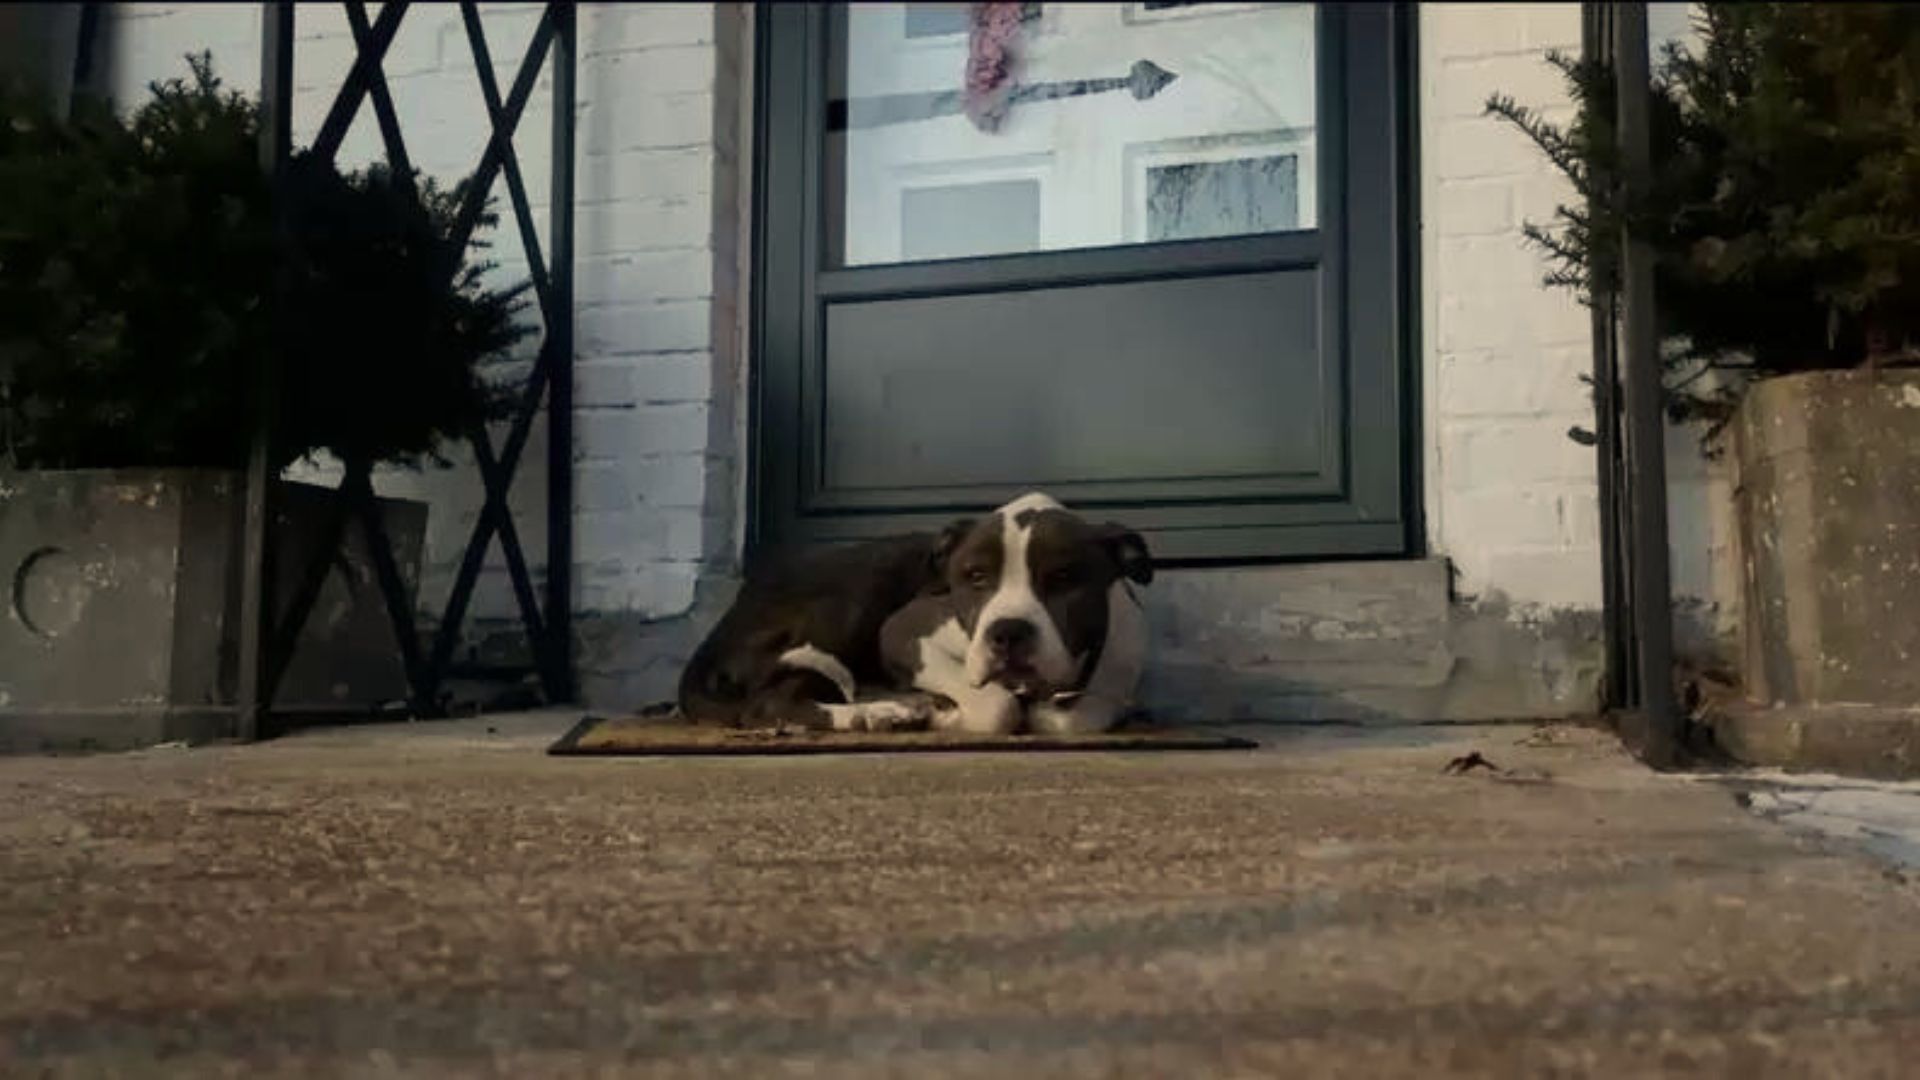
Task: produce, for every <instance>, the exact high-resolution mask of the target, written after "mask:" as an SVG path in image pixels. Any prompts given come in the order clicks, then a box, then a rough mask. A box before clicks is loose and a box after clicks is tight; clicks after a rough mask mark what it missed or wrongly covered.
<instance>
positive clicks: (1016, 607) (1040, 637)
mask: <svg viewBox="0 0 1920 1080" xmlns="http://www.w3.org/2000/svg"><path fill="white" fill-rule="evenodd" d="M1152 580H1153V564H1152V559H1151V557H1150V556H1149V555H1148V552H1147V546H1146V543H1145V541H1143V540H1142V539H1141V538H1140V536H1139V534H1138V533H1135V532H1133V531H1131V530H1128V529H1126V528H1124V527H1122V526H1120V525H1116V524H1112V523H1108V524H1105V525H1094V524H1091V523H1089V522H1087V521H1085V520H1084V519H1082V518H1080V517H1079V516H1078V515H1076V514H1074V513H1072V512H1071V511H1069V510H1067V509H1066V508H1065V507H1063V506H1061V505H1060V504H1059V503H1058V502H1056V501H1055V500H1053V499H1052V498H1049V497H1048V496H1046V495H1041V494H1031V495H1026V496H1022V497H1021V498H1019V499H1015V500H1014V501H1013V502H1010V503H1008V504H1006V505H1005V506H1002V507H1001V508H1000V509H998V510H996V511H994V512H993V513H992V514H989V515H987V516H985V517H982V518H980V519H978V520H973V519H967V520H962V521H956V522H954V523H953V524H951V525H949V526H947V528H946V529H945V530H943V531H942V532H940V533H939V534H937V535H936V534H931V533H918V534H913V535H910V536H903V537H897V538H894V539H889V540H879V541H871V542H868V543H863V544H853V545H847V546H843V547H837V548H828V549H824V550H819V551H815V552H811V553H808V554H806V555H803V556H801V557H800V558H798V559H796V560H793V561H790V562H787V563H785V564H783V565H778V566H770V567H766V568H763V569H762V570H761V571H759V572H757V573H755V574H754V575H753V576H751V577H750V578H749V579H748V580H747V581H746V583H745V584H743V585H742V587H741V590H740V594H739V595H738V596H737V597H735V599H734V602H733V605H732V606H731V607H730V608H729V609H728V610H727V613H726V614H725V616H723V617H722V618H721V620H720V622H719V624H718V625H717V626H715V627H714V629H713V632H712V633H710V634H709V635H708V636H707V638H706V640H705V641H704V642H702V643H701V645H700V648H699V649H697V650H695V652H694V655H693V658H692V659H691V660H690V661H689V662H688V664H687V668H686V670H685V671H684V672H683V673H682V677H681V681H680V709H681V712H682V713H683V714H684V715H685V716H686V717H687V718H689V719H691V720H693V721H695V722H702V723H722V724H730V725H754V726H757V725H763V724H771V723H792V724H799V725H802V726H806V727H812V728H823V729H831V730H839V731H882V730H899V729H908V728H915V727H922V726H927V725H929V724H930V725H931V726H933V727H935V728H940V729H948V730H958V731H967V732H973V733H979V734H1006V733H1012V732H1017V731H1023V730H1028V731H1035V732H1044V733H1057V734H1066V733H1087V732H1098V731H1105V730H1107V729H1108V728H1110V727H1112V726H1113V725H1114V723H1115V722H1116V721H1117V720H1119V718H1120V716H1121V714H1122V713H1123V712H1124V711H1125V710H1126V708H1127V706H1128V705H1130V704H1131V702H1132V699H1133V693H1134V688H1135V686H1136V684H1137V683H1138V682H1139V679H1140V674H1141V669H1142V666H1143V664H1144V661H1145V654H1146V644H1147V634H1146V619H1145V616H1144V613H1143V612H1142V610H1141V605H1140V601H1139V598H1138V597H1137V596H1136V595H1135V593H1134V586H1135V585H1136V584H1137V585H1145V584H1147V583H1149V582H1151V581H1152Z"/></svg>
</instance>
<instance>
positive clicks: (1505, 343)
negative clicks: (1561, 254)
mask: <svg viewBox="0 0 1920 1080" xmlns="http://www.w3.org/2000/svg"><path fill="white" fill-rule="evenodd" d="M1455 273H1456V274H1459V275H1463V276H1473V274H1474V268H1472V267H1467V266H1463V267H1460V268H1459V269H1458V270H1456V271H1455ZM1479 284H1480V285H1481V286H1482V288H1477V289H1476V290H1475V295H1472V296H1455V295H1452V294H1451V293H1447V294H1443V295H1442V297H1441V299H1440V311H1439V326H1438V327H1437V328H1436V330H1437V335H1438V339H1439V340H1438V344H1439V347H1440V351H1441V352H1442V353H1443V354H1445V353H1455V352H1466V351H1471V350H1476V349H1486V350H1506V349H1511V350H1530V349H1531V348H1533V347H1538V346H1566V345H1580V344H1583V343H1585V342H1587V341H1589V340H1591V336H1592V322H1591V320H1590V318H1589V317H1588V315H1587V312H1586V309H1584V308H1582V307H1581V306H1580V304H1579V303H1578V302H1577V301H1576V300H1574V299H1573V298H1572V297H1570V296H1562V295H1560V294H1558V293H1555V292H1548V291H1547V290H1546V288H1545V287H1544V286H1543V285H1541V284H1540V281H1539V278H1538V277H1537V276H1534V277H1531V278H1515V279H1514V281H1513V290H1512V291H1511V292H1507V293H1505V294H1496V293H1492V292H1489V291H1486V290H1485V289H1484V286H1485V285H1486V284H1487V283H1486V282H1481V283H1479ZM1520 296H1525V297H1526V303H1518V302H1516V301H1517V298H1518V297H1520ZM1514 362H1515V363H1523V362H1526V361H1525V358H1524V357H1523V356H1519V355H1516V356H1515V359H1514Z"/></svg>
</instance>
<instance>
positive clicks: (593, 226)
mask: <svg viewBox="0 0 1920 1080" xmlns="http://www.w3.org/2000/svg"><path fill="white" fill-rule="evenodd" d="M573 230H574V245H575V248H576V250H577V251H578V253H579V254H580V255H581V256H582V257H588V258H590V257H593V256H596V255H613V254H627V253H630V252H636V251H658V250H662V249H669V248H697V247H703V246H706V245H707V244H708V243H709V242H711V241H713V240H717V237H716V236H715V234H714V228H713V223H712V221H711V220H709V219H708V217H707V216H706V215H705V214H703V213H701V212H700V208H699V206H697V205H696V204H695V203H694V201H693V200H691V199H690V198H687V197H679V198H673V199H657V200H645V201H634V202H623V203H600V204H596V205H593V206H582V207H580V208H578V209H577V210H575V212H574V223H573ZM715 251H716V257H718V254H719V246H718V244H715Z"/></svg>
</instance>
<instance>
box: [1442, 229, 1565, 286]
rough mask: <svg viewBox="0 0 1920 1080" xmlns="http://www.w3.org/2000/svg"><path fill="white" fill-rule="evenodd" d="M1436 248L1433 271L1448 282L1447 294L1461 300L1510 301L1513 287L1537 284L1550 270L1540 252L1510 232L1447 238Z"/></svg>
mask: <svg viewBox="0 0 1920 1080" xmlns="http://www.w3.org/2000/svg"><path fill="white" fill-rule="evenodd" d="M1437 247H1438V251H1437V252H1436V259H1435V272H1436V273H1439V274H1441V275H1443V276H1444V277H1445V278H1446V280H1447V281H1448V282H1449V287H1448V290H1447V291H1448V293H1449V294H1450V295H1452V296H1455V297H1459V298H1462V299H1478V298H1482V297H1487V296H1495V297H1498V298H1499V299H1500V300H1502V301H1503V302H1510V301H1511V300H1512V296H1513V288H1514V286H1515V285H1516V284H1518V283H1520V282H1528V283H1532V284H1535V285H1537V284H1538V283H1539V282H1540V281H1541V280H1543V279H1544V278H1545V276H1546V274H1547V271H1548V270H1549V269H1550V265H1549V264H1548V262H1547V261H1546V259H1545V258H1544V257H1543V255H1542V253H1541V252H1540V251H1538V250H1537V249H1535V248H1534V246H1533V245H1532V244H1530V243H1527V242H1526V241H1525V239H1524V238H1523V237H1521V236H1518V235H1516V234H1512V233H1509V234H1505V235H1500V236H1459V235H1454V236H1447V237H1443V238H1442V239H1441V240H1440V242H1439V244H1438V245H1437Z"/></svg>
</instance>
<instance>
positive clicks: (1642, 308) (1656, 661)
mask: <svg viewBox="0 0 1920 1080" xmlns="http://www.w3.org/2000/svg"><path fill="white" fill-rule="evenodd" d="M1613 63H1614V74H1615V87H1616V90H1615V120H1616V129H1617V131H1618V136H1619V139H1620V151H1621V159H1620V160H1621V164H1622V167H1623V168H1624V169H1625V176H1624V177H1623V178H1622V180H1623V182H1624V183H1625V185H1626V190H1628V191H1629V192H1632V191H1640V190H1645V185H1646V184H1647V183H1648V180H1649V176H1650V174H1651V169H1652V163H1651V147H1650V144H1649V141H1648V135H1649V133H1648V108H1649V106H1648V101H1649V97H1650V91H1649V78H1650V72H1649V65H1648V59H1647V5H1646V4H1645V3H1623V4H1616V5H1614V12H1613ZM1620 281H1621V295H1620V301H1621V303H1620V352H1621V360H1622V364H1621V367H1622V376H1623V380H1622V381H1623V382H1624V384H1625V385H1624V387H1623V389H1624V392H1625V393H1624V396H1625V405H1626V429H1627V430H1626V450H1627V465H1628V470H1629V489H1628V493H1627V495H1628V499H1629V501H1630V506H1631V514H1632V518H1631V520H1632V534H1631V541H1630V544H1629V558H1630V560H1631V561H1630V563H1629V567H1628V570H1629V573H1630V575H1631V582H1632V592H1633V612H1634V621H1635V623H1636V626H1635V638H1636V646H1637V647H1636V649H1635V652H1636V654H1637V655H1636V657H1635V660H1636V663H1635V670H1636V673H1637V675H1638V683H1639V687H1638V689H1639V693H1638V695H1637V696H1638V709H1637V710H1636V715H1635V717H1634V721H1635V724H1634V726H1635V727H1636V728H1637V729H1638V730H1636V731H1632V732H1629V733H1628V734H1629V737H1630V739H1631V740H1632V741H1633V742H1634V743H1637V746H1636V747H1635V748H1636V749H1637V751H1638V752H1639V754H1640V756H1641V758H1642V759H1643V760H1645V761H1646V762H1647V763H1648V764H1650V765H1653V766H1655V767H1656V768H1661V767H1667V766H1671V765H1673V764H1674V763H1675V762H1676V761H1677V760H1678V758H1679V753H1680V735H1681V733H1680V722H1679V721H1680V718H1679V713H1678V710H1677V708H1676V707H1675V702H1674V688H1673V607H1672V593H1671V587H1670V584H1669V577H1668V559H1669V556H1668V552H1667V462H1666V441H1665V440H1666V424H1665V420H1664V418H1663V404H1664V402H1663V399H1664V397H1665V387H1664V384H1663V381H1662V379H1661V367H1660V352H1659V345H1660V342H1659V331H1658V329H1657V326H1656V322H1655V318H1654V301H1655V298H1654V288H1653V253H1652V251H1651V250H1650V249H1649V247H1648V245H1647V244H1646V242H1645V241H1644V240H1640V239H1638V238H1636V237H1635V235H1634V231H1633V230H1632V229H1631V228H1625V229H1623V231H1622V236H1621V264H1620Z"/></svg>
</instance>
